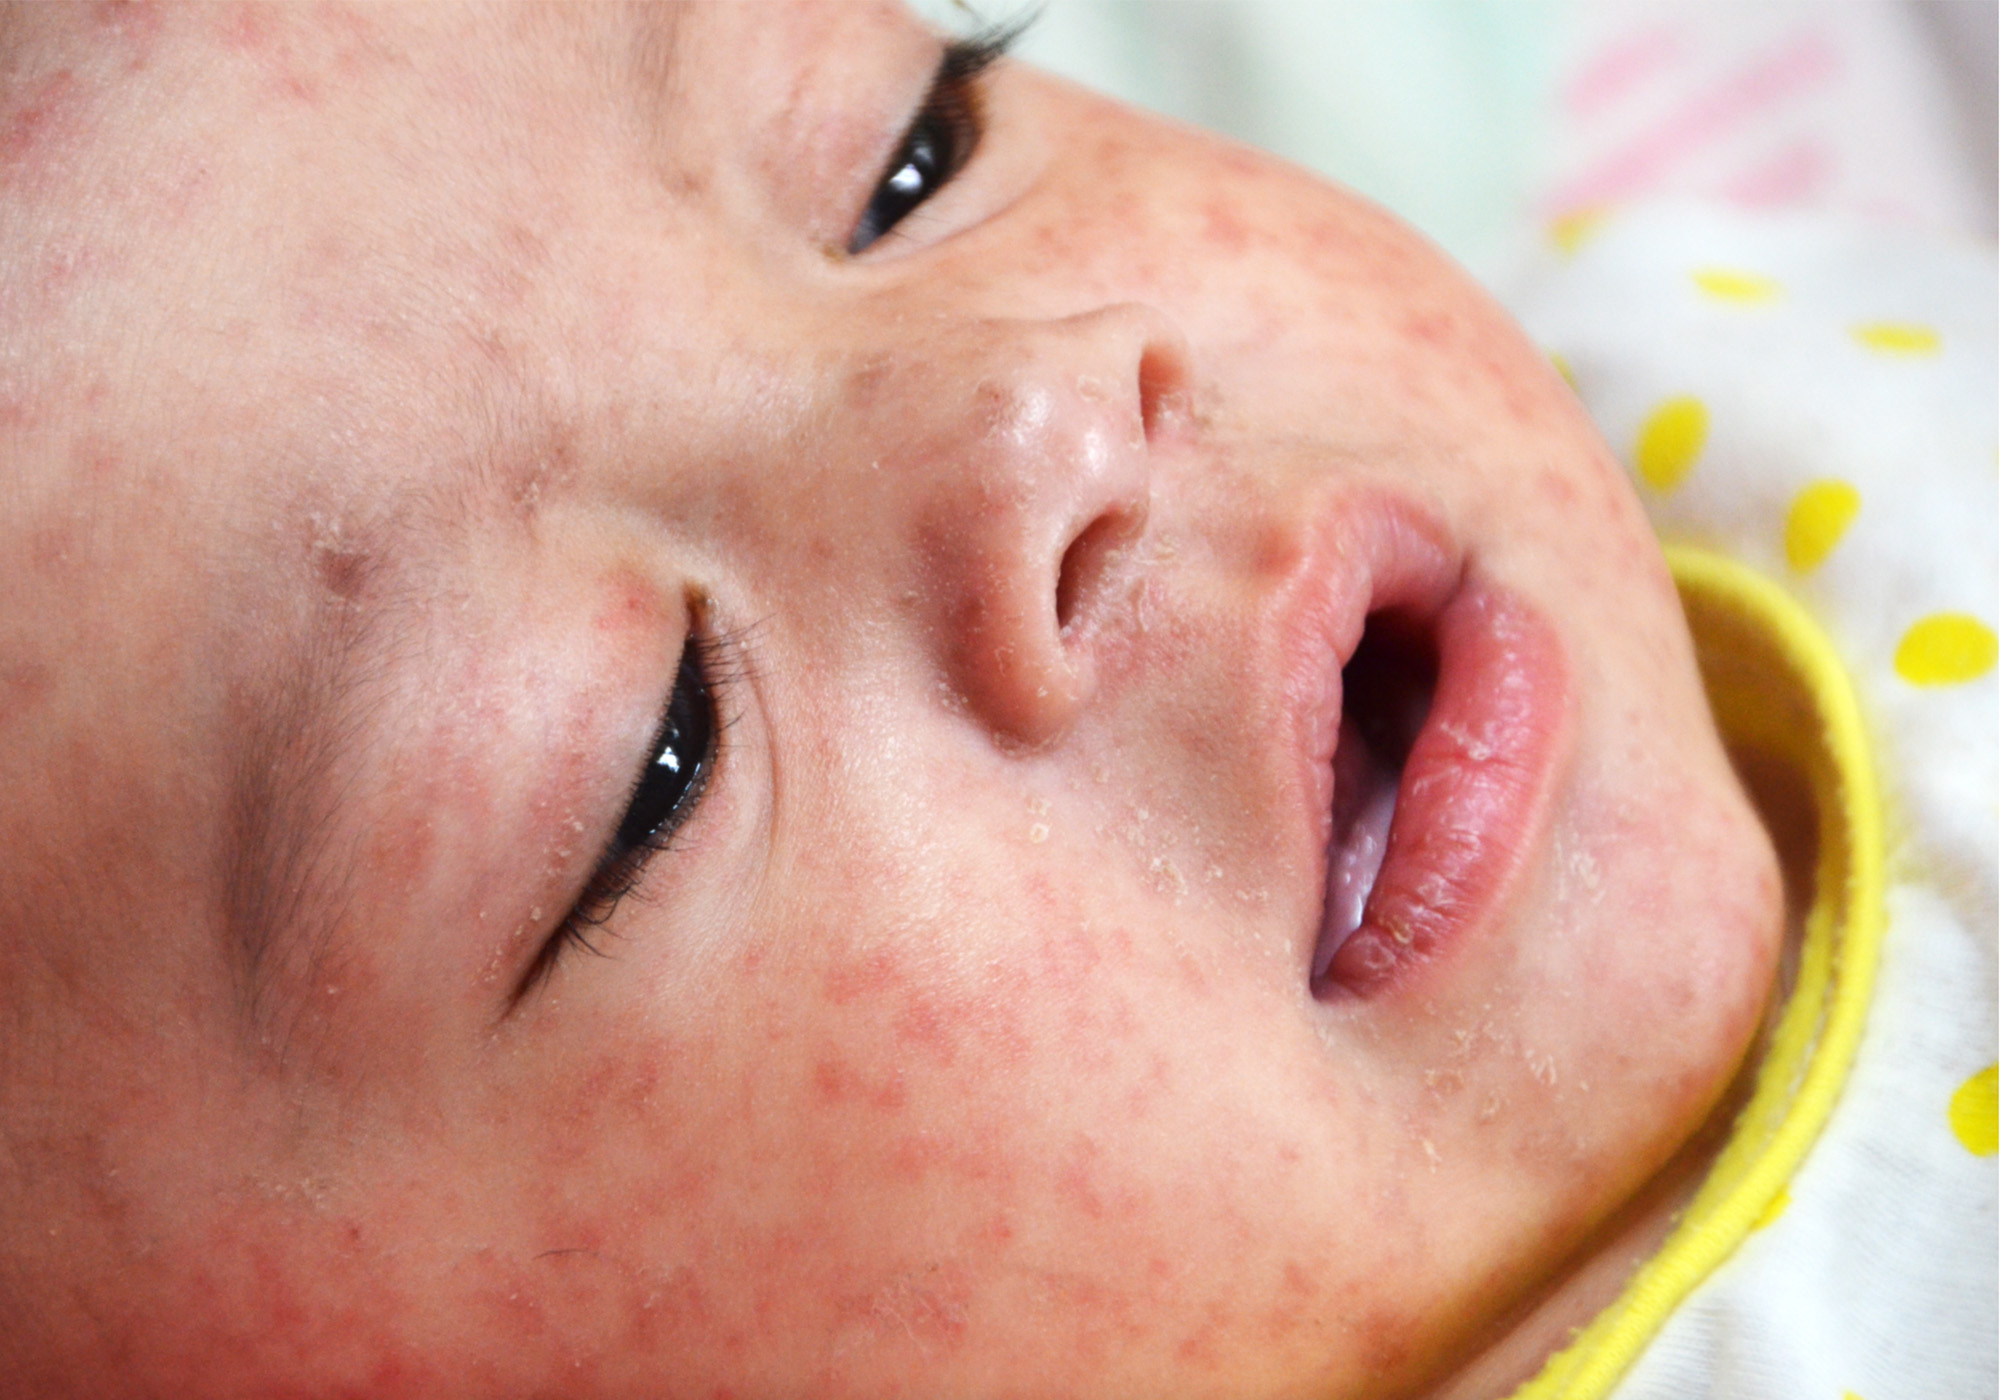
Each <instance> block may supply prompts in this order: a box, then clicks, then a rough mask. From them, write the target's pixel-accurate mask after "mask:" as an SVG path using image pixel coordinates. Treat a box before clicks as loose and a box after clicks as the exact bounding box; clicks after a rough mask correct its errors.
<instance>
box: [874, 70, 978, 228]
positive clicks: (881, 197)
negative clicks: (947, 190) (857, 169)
mask: <svg viewBox="0 0 2000 1400" xmlns="http://www.w3.org/2000/svg"><path fill="white" fill-rule="evenodd" d="M935 101H936V91H935V89H934V90H933V92H932V97H931V99H930V100H929V101H926V102H925V104H924V110H923V111H921V112H919V113H917V119H916V121H915V122H913V123H912V124H911V126H910V131H909V134H908V135H907V136H905V137H904V138H903V144H902V145H901V146H900V147H898V148H897V150H896V155H895V158H894V159H893V160H891V161H890V162H889V173H888V175H886V176H885V177H883V180H882V183H880V184H879V185H877V186H876V187H875V197H874V198H873V199H871V200H869V201H868V207H867V208H866V209H864V210H863V211H862V212H861V222H860V223H859V224H858V225H856V227H855V230H854V237H853V238H852V239H850V240H849V242H848V245H847V251H848V252H850V253H859V252H861V251H862V250H863V249H865V248H866V247H868V245H869V244H871V243H873V242H874V241H875V240H876V239H878V238H880V237H881V236H882V235H883V234H885V233H887V232H888V231H889V230H890V229H892V228H894V227H895V226H896V225H897V224H900V223H901V222H902V221H903V218H904V216H905V215H907V214H908V213H909V212H910V211H911V210H913V209H915V208H916V207H917V206H918V205H919V204H922V203H923V202H924V201H925V200H927V199H929V198H930V197H931V196H932V195H934V194H936V193H937V192H938V191H939V190H941V189H943V188H944V186H945V182H946V181H948V180H949V179H951V177H952V176H954V175H956V174H957V173H958V172H959V170H960V168H961V167H962V166H964V164H965V157H966V156H967V155H970V154H971V148H972V145H973V144H974V143H975V142H976V141H977V140H978V132H977V131H976V130H973V129H970V128H962V125H961V124H960V123H957V122H954V121H953V119H952V116H951V114H950V113H947V112H943V111H938V110H934V108H933V104H934V103H935Z"/></svg>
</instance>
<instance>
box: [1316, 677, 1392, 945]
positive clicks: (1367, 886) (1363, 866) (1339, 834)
mask: <svg viewBox="0 0 2000 1400" xmlns="http://www.w3.org/2000/svg"><path fill="white" fill-rule="evenodd" d="M1399 777H1401V774H1399V773H1398V772H1397V771H1396V770H1395V769H1393V768H1391V767H1390V766H1389V765H1388V764H1386V763H1384V762H1383V761H1382V760H1381V758H1380V757H1378V756H1377V755H1376V753H1375V750H1374V748H1373V747H1372V746H1371V745H1370V744H1369V743H1368V741H1367V740H1366V739H1364V738H1362V737H1361V727H1360V726H1359V725H1357V724H1356V723H1355V722H1354V717H1353V716H1352V715H1351V714H1349V715H1343V716H1341V720H1340V744H1339V746H1338V747H1337V748H1335V749H1334V751H1333V835H1332V837H1331V839H1330V840H1329V841H1328V842H1327V851H1326V913H1325V914H1324V915H1323V916H1322V917H1323V921H1322V923H1321V924H1320V930H1319V944H1318V946H1317V947H1316V948H1315V949H1314V950H1313V974H1312V975H1313V981H1315V982H1317V981H1319V980H1320V979H1321V978H1322V977H1324V976H1326V969H1327V967H1328V966H1329V965H1330V964H1331V963H1332V962H1333V955H1334V954H1335V953H1337V952H1339V951H1340V945H1341V944H1343V943H1345V942H1346V941H1347V938H1348V935H1349V934H1351V933H1353V932H1354V930H1356V929H1357V928H1359V927H1361V911H1362V910H1363V909H1364V908H1366V907H1367V904H1368V892H1369V891H1370V890H1372V889H1374V888H1375V876H1376V874H1377V872H1379V871H1380V870H1381V869H1382V856H1383V854H1384V852H1386V851H1387V850H1388V848H1389V823H1390V821H1391V820H1392V819H1393V818H1394V817H1395V815H1396V782H1397V779H1398V778H1399Z"/></svg>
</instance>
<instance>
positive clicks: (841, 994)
mask: <svg viewBox="0 0 2000 1400" xmlns="http://www.w3.org/2000/svg"><path fill="white" fill-rule="evenodd" d="M904 977H905V974H904V971H903V963H902V959H901V958H899V957H897V956H896V955H895V954H894V953H891V952H888V951H880V952H874V953H870V954H868V955H867V956H866V957H864V958H861V959H860V960H859V961H857V962H842V963H837V964H835V965H834V966H833V967H830V968H828V969H827V972H826V976H825V978H824V979H823V980H822V981H821V983H820V988H821V992H822V994H823V995H824V996H825V997H826V999H827V1000H828V1001H829V1002H831V1003H832V1004H833V1005H835V1006H846V1005H848V1004H849V1003H850V1002H853V1001H857V1000H859V999H860V998H862V997H864V996H871V995H876V994H879V993H881V992H885V991H888V990H890V989H891V988H893V987H899V986H901V985H902V984H903V981H904Z"/></svg>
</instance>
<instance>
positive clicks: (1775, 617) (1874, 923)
mask: <svg viewBox="0 0 2000 1400" xmlns="http://www.w3.org/2000/svg"><path fill="white" fill-rule="evenodd" d="M1667 562H1668V564H1669V565H1670V566H1671V567H1672V569H1673V573H1674V581H1675V582H1676V583H1677V584H1678V585H1679V586H1680V590H1681V601H1682V604H1683V605H1684V606H1685V607H1686V609H1687V614H1688V625H1689V627H1690V629H1691V630H1692V631H1693V633H1694V637H1695V648H1696V651H1697V653H1698V654H1699V656H1700V659H1701V666H1702V679H1703V681H1704V682H1705V684H1706V685H1707V687H1708V692H1709V703H1710V705H1711V706H1712V707H1713V709H1714V711H1715V716H1716V722H1717V724H1718V725H1719V726H1720V727H1721V729H1722V731H1723V733H1724V734H1726V735H1728V736H1730V738H1732V739H1734V740H1738V741H1742V742H1745V743H1748V744H1752V745H1755V746H1758V747H1761V748H1764V749H1766V750H1769V751H1771V752H1774V753H1776V754H1778V755H1779V756H1781V757H1784V758H1786V759H1788V760H1790V761H1792V762H1793V763H1795V764H1796V765H1797V767H1798V769H1799V771H1801V772H1803V773H1805V774H1807V775H1808V776H1809V778H1810V781H1811V784H1812V790H1813V795H1814V798H1815V802H1816V805H1817V807H1818V810H1819V826H1820V843H1819V864H1818V867H1817V872H1816V875H1817V879H1816V892H1815V895H1814V901H1813V907H1812V909H1811V911H1810V912H1809V913H1808V914H1807V916H1806V921H1805V935H1804V938H1805V941H1804V944H1803V946H1802V948H1801V949H1800V955H1799V967H1798V980H1797V983H1796V984H1795V986H1794V987H1793V990H1792V995H1791V999H1790V1000H1789V1001H1788V1002H1787V1003H1786V1005H1785V1009H1784V1012H1783V1015H1782V1016H1781V1017H1780V1019H1779V1022H1778V1026H1777V1029H1776V1031H1775V1032H1774V1033H1773V1035H1772V1038H1771V1043H1770V1047H1769V1049H1768V1050H1767V1051H1766V1053H1765V1056H1764V1062H1763V1064H1762V1065H1760V1066H1759V1067H1758V1071H1757V1082H1756V1086H1755V1088H1754V1089H1753V1090H1752V1093H1751V1097H1750V1102H1749V1103H1748V1104H1747V1105H1745V1107H1744V1109H1743V1111H1742V1113H1741V1114H1740V1115H1739V1116H1738V1118H1737V1120H1736V1126H1735V1128H1734V1129H1733V1130H1732V1131H1731V1133H1730V1138H1729V1142H1728V1143H1727V1144H1726V1145H1725V1146H1724V1148H1723V1150H1722V1152H1721V1154H1720V1155H1719V1156H1718V1157H1717V1158H1716V1160H1715V1164H1714V1165H1713V1166H1712V1167H1711V1168H1710V1169H1709V1174H1708V1178H1707V1180H1706V1181H1704V1182H1703V1184H1702V1186H1701V1189H1700V1190H1699V1191H1698V1192H1697V1193H1696V1195H1695V1197H1694V1199H1693V1201H1691V1202H1690V1203H1689V1205H1688V1208H1687V1211H1686V1213H1685V1214H1684V1215H1683V1216H1682V1218H1681V1220H1680V1221H1679V1223H1678V1224H1676V1225H1675V1226H1674V1229H1673V1232H1672V1233H1671V1234H1670V1235H1668V1237H1667V1240H1666V1243H1665V1244H1664V1245H1662V1246H1661V1248H1660V1251H1659V1253H1658V1254H1656V1255H1654V1256H1653V1257H1652V1258H1651V1259H1650V1260H1648V1261H1647V1262H1646V1263H1645V1264H1644V1265H1643V1266H1642V1267H1641V1268H1640V1269H1639V1271H1638V1272H1637V1273H1636V1274H1634V1275H1633V1277H1632V1279H1631V1281H1630V1282H1629V1283H1628V1284H1627V1285H1626V1287H1625V1291H1624V1292H1623V1293H1622V1294H1621V1295H1620V1296H1619V1298H1618V1300H1617V1301H1616V1302H1615V1303H1613V1304H1612V1305H1611V1306H1610V1307H1608V1308H1606V1309H1605V1310H1604V1311H1603V1312H1602V1313H1600V1314H1598V1316H1597V1317H1596V1318H1595V1319H1594V1320H1592V1322H1591V1323H1590V1325H1589V1326H1587V1327H1585V1328H1584V1329H1583V1330H1582V1331H1581V1332H1579V1333H1578V1334H1577V1335H1576V1338H1575V1340H1574V1341H1572V1342H1571V1344H1570V1345H1569V1346H1568V1347H1567V1348H1565V1349H1564V1350H1563V1351H1561V1352H1559V1353H1557V1354H1556V1355H1555V1356H1553V1357H1551V1358H1550V1359H1549V1361H1548V1364H1547V1365H1545V1366H1544V1367H1543V1368H1542V1370H1541V1372H1540V1374H1538V1375H1537V1376H1536V1377H1535V1378H1534V1379H1533V1380H1531V1381H1529V1382H1528V1383H1527V1384H1526V1385H1524V1386H1522V1387H1521V1388H1520V1389H1519V1390H1517V1391H1516V1392H1514V1400H1597V1397H1600V1396H1603V1395H1605V1394H1607V1393H1608V1392H1609V1391H1610V1390H1611V1388H1612V1387H1613V1386H1614V1385H1616V1384H1617V1382H1618V1379H1619V1377H1620V1376H1622V1375H1623V1374H1624V1373H1625V1371H1626V1369H1627V1368H1628V1367H1629V1366H1631V1364H1632V1363H1633V1361H1635V1360H1636V1359H1637V1358H1638V1356H1639V1353H1640V1352H1641V1351H1642V1350H1643V1349H1644V1348H1645V1346H1646V1344H1647V1343H1648V1342H1649V1341H1651V1340H1652V1338H1653V1335H1654V1333H1656V1332H1658V1331H1659V1329H1660V1327H1661V1325H1662V1324H1664V1323H1665V1322H1666V1320H1667V1318H1668V1316H1669V1315H1670V1314H1671V1313H1672V1312H1673V1310H1674V1309H1675V1308H1676V1307H1678V1306H1679V1305H1680V1303H1681V1301H1682V1300H1683V1299H1684V1298H1686V1297H1687V1295H1688V1294H1689V1293H1690V1292H1691V1291H1692V1290H1693V1289H1694V1288H1695V1286H1696V1285H1697V1284H1699V1283H1700V1282H1701V1281H1702V1280H1703V1279H1705V1278H1707V1277H1708V1275H1709V1274H1710V1273H1711V1272H1713V1271H1714V1269H1715V1267H1716V1266H1717V1265H1718V1264H1720V1263H1721V1262H1722V1261H1723V1260H1724V1259H1726V1258H1728V1257H1729V1255H1730V1254H1731V1253H1732V1252H1733V1251H1734V1250H1735V1248H1736V1247H1737V1246H1738V1245H1739V1244H1741V1243H1742V1242H1743V1240H1744V1238H1745V1237H1746V1236H1747V1235H1748V1234H1749V1233H1750V1231H1751V1229H1752V1228H1753V1227H1754V1226H1755V1225H1756V1224H1757V1222H1758V1220H1759V1219H1760V1218H1762V1217H1763V1215H1764V1213H1765V1211H1767V1210H1768V1209H1769V1208H1770V1206H1771V1203H1772V1202H1773V1201H1774V1200H1776V1199H1777V1197H1778V1194H1779V1193H1780V1192H1781V1191H1783V1190H1784V1189H1785V1185H1786V1183H1787V1182H1788V1181H1789V1180H1790V1179H1791V1177H1792V1174H1793V1173H1794V1172H1795V1171H1797V1169H1798V1166H1799V1163H1800V1162H1801V1161H1802V1160H1803V1159H1804V1157H1805V1155H1806V1152H1807V1150H1808V1149H1809V1148H1810V1147H1811V1146H1812V1144H1813V1140H1814V1139H1815V1138H1816V1137H1818V1136H1819V1131H1820V1129H1821V1128H1822V1127H1823V1126H1824V1125H1825V1123H1826V1119H1827V1115H1828V1114H1829V1113H1830V1112H1831V1111H1832V1109H1833V1103H1834V1099H1835V1098H1836V1097H1838V1095H1839V1093H1840V1088H1841V1085H1842V1084H1843V1083H1844V1082H1845V1081H1846V1078H1847V1070H1848V1067H1849V1065H1851V1064H1852V1063H1853V1060H1854V1051H1855V1047H1856V1046H1857V1045H1858V1044H1859V1042H1860V1039H1861V1028H1862V1023H1863V1021H1864V1020H1865V1019H1866V1017H1867V1013H1868V1001H1869V997H1870V995H1871V993H1872V992H1873V990H1874V984H1875V964H1876V958H1877V955H1878V954H1879V952H1880V950H1881V946H1882V931H1883V928H1884V926H1885V925H1886V924H1887V922H1888V914H1887V909H1886V907H1885V904H1884V878H1883V845H1884V839H1883V837H1884V833H1883V828H1884V818H1883V811H1882V803H1881V799H1880V797H1879V795H1878V793H1877V790H1876V786H1875V774H1874V769H1873V767H1872V766H1871V764H1870V761H1869V748H1868V741H1867V737H1866V734H1865V731H1864V730H1863V728H1862V724H1861V713H1860V709H1859V706H1858V705H1857V704H1856V703H1855V698H1854V692H1853V689H1852V687H1851V686H1850V685H1849V683H1848V679H1847V673H1846V670H1845V669H1844V668H1843V667H1842V665H1841V664H1840V660H1839V658H1838V657H1837V656H1836V655H1835V654H1834V651H1833V647H1832V645H1831V644H1830V643H1829V642H1828V641H1827V639H1826V636H1825V634H1824V633H1822V632H1821V631H1820V630H1819V626H1818V624H1817V623H1815V622H1814V621H1813V620H1812V618H1811V617H1810V616H1809V615H1808V614H1807V613H1806V611H1805V610H1804V609H1803V608H1802V607H1800V606H1799V604H1798V603H1797V602H1795V601H1794V600H1793V599H1792V597H1791V596H1790V595H1789V594H1787V593H1786V592H1785V591H1784V590H1783V589H1782V588H1780V587H1779V586H1778V585H1777V584H1775V583H1773V582H1771V581H1770V580H1769V579H1767V578H1765V577H1764V576H1763V575H1761V574H1758V573H1756V572H1755V571H1753V570H1751V569H1749V568H1746V567H1745V566H1743V565H1741V564H1739V563H1737V562H1735V561H1734V560H1732V559H1728V558H1725V557H1723V556H1721V555H1718V554H1712V553H1709V552H1707V551H1705V550H1698V549H1689V548H1685V547H1669V548H1668V550H1667Z"/></svg>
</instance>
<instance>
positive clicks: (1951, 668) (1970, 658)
mask: <svg viewBox="0 0 2000 1400" xmlns="http://www.w3.org/2000/svg"><path fill="white" fill-rule="evenodd" d="M1996 658H2000V638H1996V637H1995V636H1994V635H1993V629H1992V628H1991V627H1988V626H1987V625H1986V624H1985V623H1983V622H1981V621H1980V620H1979V619H1978V618H1976V617H1968V616H1967V615H1966V614H1964V613H1952V612H1941V613H1932V614H1931V615H1930V616H1929V617H1926V618H1921V619H1919V620H1918V621H1917V622H1916V623H1915V624H1914V625H1913V626H1911V628H1910V630H1909V631H1907V632H1905V633H1904V634H1903V640H1902V641H1900V642H1898V643H1897V644H1896V674H1897V675H1899V676H1901V677H1902V678H1903V679H1904V680H1906V681H1908V682H1909V683H1910V684H1911V685H1963V684H1964V683H1965V682H1967V681H1973V680H1978V679H1979V678H1980V677H1981V676H1983V675H1985V674H1986V673H1987V672H1988V671H1990V670H1992V669H1993V663H1994V661H1995V659H1996Z"/></svg>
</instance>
